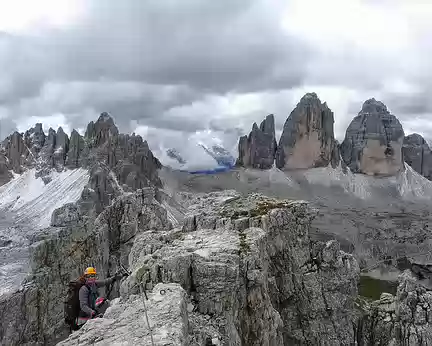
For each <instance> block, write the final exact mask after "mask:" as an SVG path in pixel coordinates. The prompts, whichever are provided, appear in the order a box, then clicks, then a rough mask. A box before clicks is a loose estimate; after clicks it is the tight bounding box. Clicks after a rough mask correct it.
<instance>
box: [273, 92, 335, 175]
mask: <svg viewBox="0 0 432 346" xmlns="http://www.w3.org/2000/svg"><path fill="white" fill-rule="evenodd" d="M333 124H334V117H333V112H332V111H331V110H330V108H328V106H327V104H326V103H321V101H320V100H319V98H318V96H317V95H316V94H315V93H309V94H306V95H305V96H303V97H302V98H301V100H300V102H299V103H298V104H297V106H296V108H295V109H294V110H293V111H292V112H291V114H290V116H289V117H288V119H287V120H286V122H285V125H284V128H283V132H282V135H281V138H280V140H279V144H278V148H277V152H276V167H278V168H280V169H285V170H290V169H308V168H314V167H325V166H328V165H329V164H332V165H333V166H336V165H337V164H338V163H339V153H338V144H337V142H336V140H335V138H334V131H333Z"/></svg>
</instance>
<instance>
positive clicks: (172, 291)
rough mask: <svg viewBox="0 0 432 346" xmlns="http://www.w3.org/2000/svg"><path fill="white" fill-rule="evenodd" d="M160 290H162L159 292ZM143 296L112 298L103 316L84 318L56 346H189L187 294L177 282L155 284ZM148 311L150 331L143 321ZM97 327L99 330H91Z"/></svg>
mask: <svg viewBox="0 0 432 346" xmlns="http://www.w3.org/2000/svg"><path fill="white" fill-rule="evenodd" d="M161 292H162V293H163V294H161ZM147 295H148V298H149V299H148V300H147V301H146V302H145V304H146V309H144V305H143V296H141V295H132V296H130V297H128V298H120V299H115V300H114V301H113V302H112V303H111V305H112V306H111V307H110V308H109V309H108V310H107V312H106V313H105V315H104V318H103V319H102V318H99V319H94V320H90V321H89V322H87V323H86V324H85V325H84V327H82V328H81V329H80V330H79V331H78V332H76V333H73V334H72V335H71V336H70V337H69V338H68V339H67V340H65V341H63V342H60V343H58V344H57V345H58V346H73V345H76V346H78V345H79V346H90V345H91V346H104V345H136V346H140V345H142V346H146V345H151V344H152V339H153V342H154V344H155V345H178V346H189V345H190V344H189V342H188V327H189V323H188V322H189V321H188V319H187V302H188V300H187V294H186V292H185V290H184V289H183V288H181V286H180V285H178V284H157V285H156V287H155V288H154V290H153V291H152V292H147ZM146 313H147V315H148V317H149V321H151V327H152V329H153V330H154V331H153V333H152V335H150V331H149V328H148V325H147V323H146V319H145V314H146ZM95 330H98V331H99V333H94V331H95Z"/></svg>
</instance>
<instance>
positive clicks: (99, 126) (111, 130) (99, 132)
mask: <svg viewBox="0 0 432 346" xmlns="http://www.w3.org/2000/svg"><path fill="white" fill-rule="evenodd" d="M118 134H119V132H118V129H117V126H116V125H115V124H114V120H113V118H112V117H111V116H110V115H109V114H108V113H107V112H103V113H102V114H101V115H100V116H99V119H98V120H97V121H96V123H93V121H92V122H90V123H89V124H88V126H87V131H86V133H85V137H86V138H89V139H91V141H92V145H93V146H95V147H98V146H99V145H101V144H103V143H105V142H106V141H107V140H108V139H109V138H111V137H113V136H117V135H118Z"/></svg>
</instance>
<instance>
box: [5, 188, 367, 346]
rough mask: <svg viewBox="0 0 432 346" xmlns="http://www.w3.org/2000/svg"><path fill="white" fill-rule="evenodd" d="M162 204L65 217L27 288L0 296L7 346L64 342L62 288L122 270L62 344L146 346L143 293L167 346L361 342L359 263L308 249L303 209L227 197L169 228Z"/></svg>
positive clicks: (318, 246) (200, 203) (201, 205)
mask: <svg viewBox="0 0 432 346" xmlns="http://www.w3.org/2000/svg"><path fill="white" fill-rule="evenodd" d="M157 195H158V193H157V191H156V190H155V189H150V188H148V189H144V190H139V191H137V192H135V193H126V194H122V195H121V196H119V197H117V198H116V199H115V200H114V201H113V202H112V203H111V204H110V205H109V206H107V207H106V208H105V209H104V210H103V211H102V212H101V213H100V214H99V216H97V218H96V219H95V220H94V221H92V220H91V219H88V218H86V217H84V216H83V214H82V213H80V210H81V208H82V205H81V203H82V201H80V202H78V203H77V204H76V205H75V206H76V208H75V207H73V206H72V205H68V206H65V207H64V208H62V209H61V210H59V212H58V213H57V214H56V218H55V220H53V223H54V224H56V225H62V226H63V228H62V229H61V231H60V232H59V233H57V234H56V235H55V236H53V237H52V238H50V239H47V240H45V241H44V242H41V243H40V244H39V245H38V246H36V247H35V248H34V250H33V261H32V270H33V274H32V276H31V277H29V280H28V281H27V284H26V285H24V286H23V290H22V291H20V292H16V293H14V294H13V295H11V296H9V297H7V298H2V299H0V311H2V318H1V319H0V323H1V324H0V330H1V331H2V332H1V334H0V342H1V343H2V344H5V345H27V346H29V345H39V344H41V345H42V344H47V345H52V344H54V343H55V342H57V341H60V340H62V339H65V338H66V337H67V332H68V331H67V330H66V328H65V326H64V325H63V318H62V313H63V311H62V309H63V307H62V304H59V302H62V301H63V299H64V294H65V292H64V287H65V283H66V282H68V280H70V279H71V278H74V277H77V276H78V275H79V274H80V273H81V271H82V270H84V268H85V267H86V266H88V265H89V264H90V263H91V264H92V265H94V266H96V267H97V268H98V271H99V273H100V274H99V275H100V277H101V278H104V277H107V276H110V275H112V274H113V273H115V271H116V270H117V269H118V267H119V264H123V265H125V266H126V267H129V268H130V269H131V270H132V275H131V276H130V277H129V278H127V279H123V280H122V281H121V283H120V285H119V283H115V285H114V288H113V290H112V295H113V296H114V297H116V296H118V295H119V294H120V299H118V300H115V301H114V302H113V306H112V307H111V308H110V309H109V310H108V311H107V313H106V315H105V317H104V318H103V319H98V320H95V321H91V322H89V323H88V324H86V326H85V327H84V328H82V329H81V330H80V331H78V332H77V333H74V334H72V335H71V336H70V337H69V338H68V339H67V340H65V341H64V342H63V343H62V345H77V344H80V345H81V344H82V345H87V344H89V345H90V344H96V345H97V344H100V345H104V344H114V343H115V342H116V341H118V340H120V338H121V340H123V341H125V340H126V341H127V340H129V341H130V342H131V343H133V344H134V345H146V344H148V340H149V330H148V327H147V326H146V322H145V319H143V316H142V314H143V305H142V302H143V301H142V299H143V296H142V295H141V293H140V288H139V287H140V285H141V287H144V288H145V289H146V290H147V291H148V296H149V300H148V301H146V304H147V305H146V306H147V308H148V314H149V317H150V321H151V323H152V329H153V336H154V338H155V340H157V341H158V342H159V343H160V344H169V343H171V344H175V345H205V344H206V343H207V344H210V342H211V344H213V345H251V346H258V345H281V346H282V345H287V344H288V345H290V344H312V345H314V344H323V345H335V344H343V345H350V344H352V342H353V341H354V340H355V335H354V328H353V326H354V325H356V316H355V314H354V299H355V297H356V295H357V280H358V275H359V268H358V265H357V262H356V261H355V259H354V258H353V256H351V255H349V254H346V253H344V252H343V251H340V249H339V244H338V243H337V242H335V241H329V242H327V243H319V242H311V240H310V238H309V228H310V220H311V218H312V217H313V212H312V211H311V210H310V209H309V208H308V206H307V204H305V203H303V202H292V201H280V200H274V199H269V198H266V197H263V196H260V195H250V196H248V197H244V198H241V197H239V196H237V195H233V194H231V195H229V194H227V193H226V192H220V193H211V194H203V195H199V196H197V197H198V198H192V199H190V198H189V197H188V196H185V199H184V200H185V203H187V205H188V209H189V210H190V213H191V214H189V215H188V216H187V217H186V218H185V223H184V226H183V227H179V228H173V227H172V224H171V223H170V221H169V218H168V212H167V210H166V209H165V208H164V207H163V206H162V205H161V203H160V202H158V200H157ZM186 201H189V202H186ZM52 268H55V270H52ZM180 286H181V288H180ZM161 289H164V290H165V295H163V294H162V293H161ZM101 294H102V295H104V291H103V290H102V292H101ZM113 296H111V297H109V298H111V299H112V298H113ZM138 316H139V317H141V318H133V317H138ZM23 320H25V321H26V323H25V324H23V323H22V321H23ZM167 330H168V332H167ZM97 331H99V333H97ZM96 336H97V337H96Z"/></svg>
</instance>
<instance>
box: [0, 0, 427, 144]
mask: <svg viewBox="0 0 432 346" xmlns="http://www.w3.org/2000/svg"><path fill="white" fill-rule="evenodd" d="M430 18H432V2H430V1H429V0H326V1H322V0H285V1H283V0H272V1H268V0H220V1H211V0H121V1H117V0H38V1H34V0H14V1H10V0H0V71H1V76H0V121H1V122H0V125H1V129H0V134H1V136H2V137H5V135H7V134H8V133H9V132H10V131H12V130H13V129H15V128H17V129H18V130H20V131H23V130H25V129H27V128H29V127H30V126H32V125H33V124H34V123H36V122H43V123H44V126H45V128H46V129H48V127H50V126H52V127H54V128H57V127H58V126H60V125H61V126H63V127H64V128H65V130H67V131H70V130H71V129H72V128H76V129H78V130H80V131H83V129H84V128H85V126H86V124H87V123H88V122H89V121H90V120H94V119H96V118H97V116H98V114H99V113H101V112H102V111H108V112H110V113H111V114H112V115H113V116H114V118H115V120H116V123H117V124H118V125H119V127H120V129H121V131H127V132H132V131H136V132H137V133H140V134H142V135H143V136H144V137H145V138H147V139H148V141H149V143H150V145H151V147H152V148H153V149H157V148H167V147H170V146H176V145H177V146H179V145H182V146H184V145H185V144H184V143H185V141H186V142H187V141H188V140H189V142H190V141H191V140H192V141H197V140H200V139H202V140H204V141H205V140H206V139H208V138H211V139H212V140H213V141H218V140H222V141H223V142H224V143H225V145H226V146H227V147H228V149H232V148H234V147H235V145H236V140H237V137H238V135H239V134H244V133H246V132H248V131H249V130H250V128H251V125H252V123H253V122H254V121H257V122H259V121H261V119H263V118H264V117H265V115H267V114H268V113H274V114H275V117H276V122H277V126H278V127H279V128H280V129H281V128H282V126H283V123H284V121H285V119H286V118H287V116H288V115H289V113H290V112H291V110H292V109H293V107H294V106H295V105H296V103H297V102H298V101H299V99H300V98H301V96H302V95H303V94H304V93H305V92H310V91H314V92H316V93H317V94H318V96H319V97H320V99H321V100H322V101H327V103H328V105H329V107H330V108H331V109H332V110H333V111H334V113H335V132H336V137H337V138H338V139H342V138H343V136H344V131H345V129H346V127H347V125H348V124H349V122H350V121H351V119H352V118H353V117H354V116H355V115H356V113H357V112H358V111H359V110H360V108H361V104H362V102H363V101H364V100H366V99H367V98H370V97H375V98H377V99H379V100H381V101H383V102H384V103H386V104H387V106H388V108H389V109H390V111H391V112H392V113H393V114H395V115H396V116H397V117H398V118H399V119H400V120H401V122H402V123H403V125H404V128H405V131H406V132H407V133H410V132H419V133H421V134H423V135H425V136H426V137H428V138H432V117H431V114H432V97H430V95H429V93H430V91H431V89H432V21H431V20H430Z"/></svg>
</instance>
